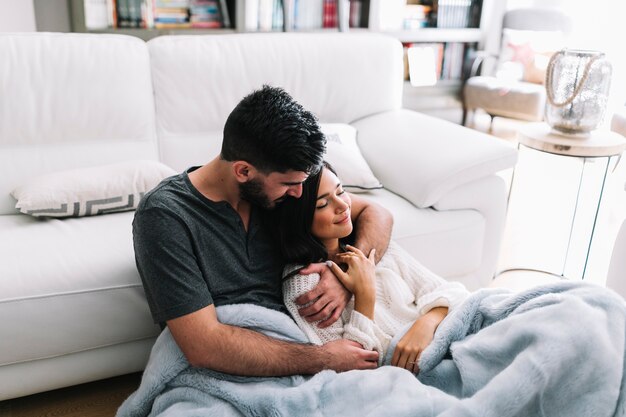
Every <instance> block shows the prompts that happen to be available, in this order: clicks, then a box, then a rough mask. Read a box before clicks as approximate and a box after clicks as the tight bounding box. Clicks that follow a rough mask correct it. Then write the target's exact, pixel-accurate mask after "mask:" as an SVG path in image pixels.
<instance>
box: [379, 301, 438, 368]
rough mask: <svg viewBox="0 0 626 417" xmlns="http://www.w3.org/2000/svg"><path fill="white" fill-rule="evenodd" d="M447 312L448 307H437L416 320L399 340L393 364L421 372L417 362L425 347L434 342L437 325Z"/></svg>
mask: <svg viewBox="0 0 626 417" xmlns="http://www.w3.org/2000/svg"><path fill="white" fill-rule="evenodd" d="M447 314H448V308H447V307H436V308H433V309H432V310H430V311H429V312H428V313H426V314H424V315H423V316H422V317H420V318H419V319H417V320H415V323H413V326H411V328H410V329H409V331H408V332H406V334H405V335H404V336H403V337H402V339H400V341H399V342H398V344H397V346H396V349H395V350H394V352H393V358H392V359H391V364H392V365H393V366H398V367H400V368H404V369H407V370H409V371H411V372H413V373H414V374H417V373H419V367H418V366H417V362H418V361H419V358H420V356H421V354H422V352H423V351H424V349H426V347H427V346H428V345H429V344H430V342H432V340H433V337H434V335H435V330H437V326H439V323H441V321H442V320H443V319H444V318H445V317H446V315H447Z"/></svg>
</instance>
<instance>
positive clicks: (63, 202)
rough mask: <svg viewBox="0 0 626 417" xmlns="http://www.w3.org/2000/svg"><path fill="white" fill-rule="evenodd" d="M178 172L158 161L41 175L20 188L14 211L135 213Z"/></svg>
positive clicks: (53, 214)
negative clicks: (148, 195) (141, 202)
mask: <svg viewBox="0 0 626 417" xmlns="http://www.w3.org/2000/svg"><path fill="white" fill-rule="evenodd" d="M175 173H176V172H175V171H174V170H173V169H171V168H169V167H167V166H165V165H163V164H161V163H160V162H156V161H126V162H120V163H115V164H110V165H102V166H97V167H90V168H81V169H74V170H70V171H63V172H57V173H52V174H46V175H42V176H39V177H36V178H33V179H31V180H30V181H28V183H26V184H24V185H22V186H20V187H17V188H16V189H15V190H13V191H12V192H11V195H12V196H13V197H14V198H15V199H16V200H17V204H16V205H15V208H17V209H19V210H20V211H21V212H22V213H24V214H29V215H31V216H35V217H82V216H93V215H97V214H107V213H114V212H119V211H127V210H134V209H135V208H137V205H138V204H139V200H140V199H141V197H143V195H144V194H145V193H146V192H147V191H149V190H151V189H152V188H154V187H155V186H156V185H157V184H158V183H159V182H161V181H162V180H163V179H164V178H167V177H169V176H171V175H174V174H175Z"/></svg>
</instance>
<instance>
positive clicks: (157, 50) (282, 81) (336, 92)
mask: <svg viewBox="0 0 626 417" xmlns="http://www.w3.org/2000/svg"><path fill="white" fill-rule="evenodd" d="M148 47H149V50H150V59H151V65H152V80H153V85H154V93H155V106H156V115H157V136H158V140H159V146H160V152H161V160H162V161H163V162H164V163H165V164H167V165H169V166H171V167H173V168H174V169H176V170H182V169H184V168H186V167H188V166H189V165H191V164H203V163H206V162H207V161H209V160H210V159H212V158H213V157H214V156H215V155H217V154H218V153H219V150H220V146H221V141H222V129H223V126H224V123H225V121H226V118H227V117H228V114H229V113H230V111H231V110H232V109H233V108H234V107H235V105H236V104H237V103H238V102H239V100H241V99H242V98H243V97H244V96H245V95H247V94H248V93H250V92H252V91H253V90H255V89H258V88H260V87H261V86H262V85H263V84H270V85H274V86H280V87H282V88H284V89H285V90H286V91H287V92H289V93H290V94H291V95H292V96H294V98H295V99H296V100H298V101H299V102H300V103H301V104H302V105H303V106H304V107H305V108H307V109H308V110H311V111H312V112H314V113H315V114H316V115H317V116H318V117H319V119H320V120H321V121H322V122H344V123H349V122H352V121H354V120H356V119H359V118H362V117H364V116H367V115H371V114H374V113H378V112H382V111H386V110H392V109H398V108H400V107H401V105H402V83H403V67H402V46H401V44H400V43H399V42H398V41H397V40H395V39H393V38H391V37H387V36H382V35H376V34H365V33H361V34H345V33H323V34H320V33H317V34H310V33H309V34H303V33H280V34H235V35H206V36H162V37H158V38H155V39H153V40H151V41H149V42H148Z"/></svg>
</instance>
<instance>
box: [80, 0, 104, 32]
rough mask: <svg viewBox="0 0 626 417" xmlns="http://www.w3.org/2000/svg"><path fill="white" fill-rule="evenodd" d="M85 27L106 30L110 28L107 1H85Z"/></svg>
mask: <svg viewBox="0 0 626 417" xmlns="http://www.w3.org/2000/svg"><path fill="white" fill-rule="evenodd" d="M84 5H85V7H84V9H85V26H86V27H87V28H88V29H104V28H107V27H108V26H109V10H108V5H107V0H85V2H84Z"/></svg>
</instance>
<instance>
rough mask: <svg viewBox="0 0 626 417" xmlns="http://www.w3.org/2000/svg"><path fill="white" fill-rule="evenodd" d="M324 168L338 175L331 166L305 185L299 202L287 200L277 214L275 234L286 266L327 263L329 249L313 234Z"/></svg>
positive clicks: (298, 199) (309, 179)
mask: <svg viewBox="0 0 626 417" xmlns="http://www.w3.org/2000/svg"><path fill="white" fill-rule="evenodd" d="M324 168H326V169H328V170H329V171H330V172H332V173H333V174H335V175H337V173H336V172H335V170H334V169H333V168H332V167H331V166H330V164H329V163H328V162H324V163H323V167H322V169H320V170H319V172H317V173H316V174H313V175H310V176H309V178H307V180H306V181H305V182H304V184H302V196H301V197H300V198H288V199H287V200H285V201H284V202H283V203H282V204H281V205H280V206H279V207H278V208H277V209H276V210H274V214H275V215H276V218H275V233H276V236H277V238H278V241H279V242H280V249H281V252H282V254H283V257H284V258H285V259H284V260H285V262H287V263H297V264H301V265H308V264H310V263H313V262H323V261H325V260H327V259H328V252H327V251H326V247H325V246H324V245H323V244H322V242H320V241H319V240H318V239H317V238H316V237H315V236H313V234H312V233H311V226H312V225H313V216H314V214H315V207H316V206H317V191H318V189H319V186H320V181H321V178H322V174H323V171H324Z"/></svg>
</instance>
